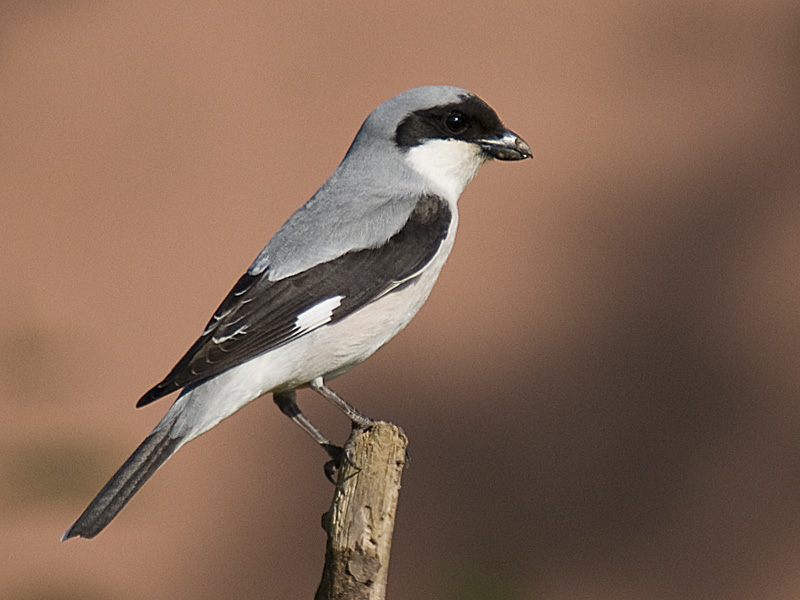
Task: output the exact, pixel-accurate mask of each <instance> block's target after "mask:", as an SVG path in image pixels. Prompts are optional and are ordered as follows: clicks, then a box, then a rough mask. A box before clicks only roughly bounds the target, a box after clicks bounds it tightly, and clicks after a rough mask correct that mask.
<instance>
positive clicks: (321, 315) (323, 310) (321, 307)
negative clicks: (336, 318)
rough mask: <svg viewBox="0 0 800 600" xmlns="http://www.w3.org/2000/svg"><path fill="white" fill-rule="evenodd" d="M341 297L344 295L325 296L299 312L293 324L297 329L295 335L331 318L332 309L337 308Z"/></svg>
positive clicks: (314, 327)
mask: <svg viewBox="0 0 800 600" xmlns="http://www.w3.org/2000/svg"><path fill="white" fill-rule="evenodd" d="M343 299H344V296H333V297H331V298H326V299H325V300H323V301H322V302H319V303H317V304H315V305H314V306H312V307H311V308H307V309H306V310H304V311H303V312H301V313H300V314H299V315H297V317H295V320H294V326H295V328H296V330H297V331H296V333H295V335H302V334H304V333H305V332H307V331H311V330H312V329H316V328H317V327H321V326H322V325H325V323H327V322H328V321H330V320H331V316H332V315H333V311H334V310H336V309H337V308H339V306H340V305H341V304H342V300H343Z"/></svg>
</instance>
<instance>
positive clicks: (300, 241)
mask: <svg viewBox="0 0 800 600" xmlns="http://www.w3.org/2000/svg"><path fill="white" fill-rule="evenodd" d="M530 157H531V149H530V147H529V146H528V144H526V143H525V141H523V140H522V139H521V138H520V137H519V136H518V135H517V134H515V133H513V132H511V131H509V130H508V129H506V128H505V127H504V126H503V124H502V122H501V121H500V119H499V118H498V116H497V114H496V113H495V111H494V110H492V108H490V107H489V105H487V104H486V103H485V102H484V101H483V100H481V99H480V98H478V97H477V96H475V95H474V94H472V93H470V92H468V91H466V90H463V89H460V88H456V87H450V86H427V87H420V88H415V89H411V90H408V91H405V92H403V93H401V94H399V95H397V96H395V97H394V98H391V99H390V100H387V101H386V102H384V103H383V104H381V105H380V106H379V107H378V108H376V109H375V110H374V111H373V112H372V113H371V114H370V115H369V116H368V117H367V119H366V120H365V121H364V123H363V125H362V126H361V129H360V130H359V131H358V134H357V135H356V137H355V139H354V140H353V143H352V145H351V146H350V149H349V150H348V151H347V154H346V155H345V157H344V159H343V160H342V162H341V164H340V165H339V166H338V168H337V169H336V170H335V171H334V173H333V175H331V177H330V178H329V179H328V180H327V181H326V182H325V184H324V185H323V186H322V187H321V188H320V189H319V191H317V193H316V194H314V196H312V198H311V199H310V200H309V201H308V202H306V204H305V205H303V206H302V207H301V208H300V209H298V210H297V211H296V212H295V213H294V214H293V215H292V216H291V217H290V218H289V219H288V220H287V221H286V223H285V224H284V225H283V226H282V227H281V228H280V229H279V230H278V232H277V233H276V234H275V236H274V237H273V238H272V239H271V240H270V241H269V243H267V245H266V247H265V248H264V249H263V250H262V251H261V253H260V254H259V255H258V257H257V258H256V259H255V261H254V262H253V264H252V265H250V268H249V269H248V270H247V272H246V273H245V274H244V275H243V276H242V277H241V278H240V279H239V281H238V282H237V283H236V285H235V286H234V287H233V289H232V290H231V292H230V293H229V294H228V296H227V297H226V298H225V299H224V300H223V302H222V304H221V305H220V307H219V308H218V309H217V311H216V313H214V316H213V317H212V318H211V320H210V321H209V323H208V325H207V326H206V328H205V330H204V331H203V333H202V335H201V336H200V338H199V339H198V340H197V341H196V342H195V343H194V344H193V345H192V347H191V348H189V350H188V351H187V352H186V354H185V355H184V356H183V358H181V360H180V361H179V362H178V364H177V365H176V366H175V367H174V368H173V369H172V371H170V373H169V374H168V375H167V376H166V377H165V378H164V380H163V381H162V382H161V383H159V384H158V385H156V386H155V387H153V388H152V389H151V390H150V391H148V392H147V393H146V394H145V395H144V396H142V398H141V399H140V400H139V402H138V403H137V406H144V405H146V404H149V403H151V402H153V401H154V400H157V399H158V398H161V397H162V396H166V395H168V394H170V393H172V392H175V391H178V390H182V391H181V393H180V395H179V396H178V397H177V399H176V400H175V402H174V403H173V404H172V406H171V407H170V408H169V410H168V411H167V413H166V414H165V415H164V418H162V419H161V421H160V422H159V423H158V424H157V425H156V426H155V428H154V429H153V431H152V432H151V433H150V435H148V436H147V438H146V439H145V440H144V442H142V444H141V445H140V446H139V447H138V448H137V449H136V451H135V452H134V453H133V455H132V456H131V457H130V458H129V459H128V460H127V461H126V462H125V464H123V465H122V467H121V468H120V469H119V470H118V471H117V473H116V474H115V475H114V476H113V477H112V478H111V480H110V481H109V482H108V483H107V484H106V486H105V487H104V488H103V489H102V490H101V491H100V493H99V494H98V495H97V497H96V498H95V499H94V500H92V502H91V504H89V506H88V507H87V508H86V510H85V511H84V512H83V514H81V516H80V517H79V518H78V520H77V521H76V522H75V523H74V524H73V525H72V527H70V528H69V530H67V532H66V533H65V534H64V536H63V538H62V539H64V540H66V539H69V538H72V537H78V536H79V537H84V538H91V537H94V536H96V535H97V534H98V533H99V532H100V531H101V530H102V529H103V528H104V527H106V525H108V524H109V522H111V520H112V519H113V518H114V517H115V516H116V515H117V513H119V511H120V510H121V509H122V508H123V507H124V506H125V504H126V503H127V502H128V501H129V500H130V499H131V497H132V496H133V495H134V494H135V493H136V492H137V491H138V490H139V489H140V488H141V486H142V485H143V484H144V483H145V482H146V481H147V479H148V478H149V477H150V476H151V475H152V474H153V473H154V472H155V471H156V470H157V469H158V468H159V467H160V466H161V465H163V464H164V462H165V461H166V460H167V459H168V458H169V457H170V456H172V454H174V453H175V452H176V451H177V450H178V449H179V448H180V447H181V446H183V445H184V444H185V443H186V442H188V441H189V440H191V439H193V438H196V437H197V436H199V435H200V434H201V433H203V432H205V431H208V430H209V429H211V428H212V427H214V426H215V425H216V424H217V423H219V422H220V421H222V420H223V419H224V418H226V417H228V416H230V415H232V414H233V413H234V412H236V411H237V410H239V409H240V408H242V407H243V406H244V405H245V404H247V403H248V402H250V401H252V400H254V399H256V398H258V397H259V396H262V395H264V394H268V393H272V394H273V399H274V400H275V402H276V403H277V405H278V406H279V407H280V409H281V410H282V411H283V412H284V413H285V414H286V415H288V416H289V417H291V418H292V419H293V420H294V421H295V422H296V423H298V424H299V425H300V426H301V427H302V428H303V429H304V430H305V431H306V432H307V433H309V434H310V435H311V436H312V437H313V438H314V439H315V440H316V441H317V442H319V443H320V444H321V445H322V446H323V447H324V448H325V449H326V450H327V451H328V453H329V454H330V455H331V456H337V451H338V449H337V447H336V446H334V445H333V444H331V443H330V442H329V441H328V439H327V438H325V436H323V435H322V433H321V432H320V431H319V430H318V429H316V428H315V427H314V426H313V425H312V424H311V423H310V422H309V421H308V420H307V419H306V418H305V416H304V415H303V414H302V412H300V409H299V408H298V407H297V404H296V401H295V398H296V390H297V389H299V388H305V387H310V388H311V389H313V390H314V391H316V392H319V393H320V394H321V395H322V396H324V397H325V398H327V399H328V400H330V401H331V402H333V403H334V404H335V405H336V406H338V407H339V408H340V409H341V410H343V411H344V413H345V414H347V416H348V417H350V419H351V420H352V421H353V423H354V426H358V427H368V426H369V425H370V424H371V423H372V421H371V420H370V419H368V418H367V417H365V416H364V415H362V414H361V413H359V412H358V411H357V410H356V409H354V408H353V407H352V406H350V405H349V404H348V403H346V402H345V401H344V400H343V399H341V398H340V397H339V396H337V395H336V394H335V393H334V392H333V391H332V390H331V389H330V388H329V387H328V386H327V383H328V382H329V381H330V380H331V379H333V378H335V377H337V376H339V375H341V374H342V373H345V372H346V371H348V370H350V369H352V368H353V367H354V366H355V365H357V364H359V363H360V362H361V361H363V360H364V359H366V358H367V357H369V356H370V355H371V354H372V353H373V352H375V351H376V350H377V349H378V348H380V347H381V346H383V345H384V344H385V343H386V342H388V341H389V340H390V339H391V338H392V337H394V335H395V334H397V333H398V332H399V331H400V330H401V329H403V327H405V326H406V325H407V324H408V322H409V321H410V320H411V318H412V317H413V316H414V315H415V314H416V312H417V311H418V310H419V309H420V307H421V306H422V304H423V303H424V302H425V300H426V299H427V298H428V295H429V294H430V292H431V288H432V287H433V284H434V283H435V281H436V278H437V277H438V276H439V272H440V271H441V269H442V265H443V264H444V262H445V260H446V259H447V256H448V255H449V254H450V249H451V248H452V246H453V240H454V238H455V234H456V224H457V222H458V211H457V209H456V201H457V200H458V197H459V195H460V194H461V192H462V191H463V189H464V187H465V186H466V185H467V183H469V181H470V180H471V179H472V178H473V176H474V175H475V173H476V172H477V170H478V168H479V167H480V166H481V165H482V164H483V163H484V162H486V161H487V160H488V159H491V158H497V159H500V160H520V159H524V158H530Z"/></svg>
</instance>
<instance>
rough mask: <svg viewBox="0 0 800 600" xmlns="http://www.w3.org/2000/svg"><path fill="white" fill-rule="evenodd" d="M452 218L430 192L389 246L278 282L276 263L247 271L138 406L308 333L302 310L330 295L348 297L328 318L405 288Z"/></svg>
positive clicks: (345, 256) (332, 319)
mask: <svg viewBox="0 0 800 600" xmlns="http://www.w3.org/2000/svg"><path fill="white" fill-rule="evenodd" d="M451 219H452V214H451V212H450V208H449V206H448V204H447V202H445V201H444V200H442V199H441V198H439V197H438V196H430V195H427V196H422V197H421V198H420V200H419V202H417V205H416V207H415V208H414V210H413V211H412V212H411V214H410V215H409V217H408V220H407V221H406V223H405V225H403V227H402V228H401V229H400V231H398V232H397V233H396V234H394V235H393V236H392V237H391V238H389V239H388V240H387V241H386V242H385V243H384V244H382V245H381V246H378V247H376V248H365V249H362V250H355V251H352V252H348V253H346V254H343V255H341V256H339V257H337V258H335V259H333V260H330V261H328V262H324V263H320V264H318V265H316V266H315V267H312V268H311V269H308V270H307V271H303V272H302V273H298V274H296V275H292V276H290V277H286V278H284V279H279V280H278V281H270V280H269V278H268V273H269V269H267V270H266V271H265V272H264V273H261V274H258V275H250V274H245V275H243V276H242V277H241V278H240V279H239V281H238V282H237V283H236V285H235V286H234V288H233V289H232V290H231V292H230V293H229V294H228V296H227V297H226V298H225V300H224V301H223V302H222V304H221V305H220V307H219V308H218V309H217V312H216V313H215V314H214V316H213V317H212V318H211V321H209V323H208V325H207V326H206V330H205V331H204V332H203V335H202V336H201V337H200V338H199V339H198V340H197V341H196V342H195V343H194V344H193V345H192V347H191V348H189V350H188V352H186V354H185V355H184V357H183V358H182V359H181V360H180V361H179V362H178V364H177V365H175V367H174V368H173V369H172V371H171V372H170V373H169V375H167V376H166V377H165V378H164V380H163V381H162V382H161V383H159V384H158V385H156V386H155V387H153V388H152V389H151V390H150V391H148V392H147V393H146V394H145V395H144V396H142V398H141V399H140V400H139V402H137V404H136V406H144V405H145V404H149V403H150V402H153V401H154V400H157V399H158V398H161V397H162V396H166V395H167V394H170V393H172V392H174V391H176V390H179V389H181V388H183V387H185V386H187V385H194V384H197V383H201V382H203V381H205V380H207V379H210V378H211V377H214V376H215V375H219V374H220V373H222V372H223V371H226V370H227V369H230V368H231V367H234V366H236V365H239V364H241V363H243V362H245V361H246V360H249V359H251V358H254V357H256V356H258V355H259V354H263V353H264V352H267V351H269V350H272V349H273V348H276V347H277V346H280V345H282V344H285V343H287V342H289V341H291V340H293V339H296V338H297V337H299V336H301V335H304V334H305V333H308V332H309V331H311V330H313V329H307V328H302V327H300V325H298V322H297V316H298V315H299V314H301V313H303V312H304V311H306V310H308V309H309V308H311V307H313V306H315V305H317V304H319V303H320V302H322V301H323V300H326V299H328V298H334V297H337V296H339V297H341V302H340V303H339V305H338V306H337V307H336V308H335V309H334V310H333V311H332V313H331V317H330V319H329V320H328V321H327V322H326V323H323V325H324V324H327V323H332V322H335V321H337V320H339V319H342V318H344V317H346V316H347V315H349V314H350V313H352V312H353V311H355V310H357V309H358V308H360V307H362V306H364V305H365V304H368V303H369V302H371V301H373V300H375V299H376V298H379V297H380V296H382V295H384V294H386V293H391V292H392V291H394V290H396V289H399V288H400V287H402V286H403V285H405V284H406V283H408V282H409V281H411V280H413V279H414V278H415V277H416V276H417V275H419V274H420V273H421V272H422V270H423V269H424V268H425V266H426V265H427V264H428V263H429V262H430V260H431V259H432V258H433V256H434V254H436V252H437V250H438V249H439V247H440V246H441V244H442V242H443V241H444V239H445V237H446V236H447V232H448V230H449V228H450V222H451Z"/></svg>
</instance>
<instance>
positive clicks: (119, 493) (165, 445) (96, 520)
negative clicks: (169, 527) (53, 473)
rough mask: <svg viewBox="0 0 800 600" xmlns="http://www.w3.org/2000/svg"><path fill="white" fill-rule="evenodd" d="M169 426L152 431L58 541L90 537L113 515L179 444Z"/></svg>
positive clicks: (179, 439) (98, 531) (179, 441)
mask: <svg viewBox="0 0 800 600" xmlns="http://www.w3.org/2000/svg"><path fill="white" fill-rule="evenodd" d="M169 430H170V427H164V428H159V429H158V430H156V431H153V432H152V433H151V434H150V435H149V436H147V438H145V440H144V441H143V442H142V443H141V445H140V446H139V447H138V448H137V449H136V451H135V452H134V453H133V454H132V455H131V457H130V458H129V459H128V460H126V461H125V464H124V465H122V466H121V467H120V468H119V471H117V472H116V473H115V474H114V476H113V477H112V478H111V481H109V482H108V483H107V484H106V485H105V487H104V488H103V489H102V490H100V493H99V494H97V496H96V497H95V499H94V500H92V502H91V504H89V506H88V507H86V510H84V511H83V514H82V515H81V516H80V517H78V520H77V521H75V523H74V524H73V525H72V527H70V528H69V529H68V530H67V532H66V533H65V534H64V536H63V537H62V538H61V541H62V542H63V541H65V540H68V539H69V538H73V537H83V538H93V537H94V536H96V535H97V534H98V533H100V532H101V531H102V530H103V528H104V527H105V526H106V525H108V524H109V523H110V522H111V520H112V519H113V518H114V517H116V516H117V513H118V512H119V511H121V510H122V508H123V507H124V506H125V505H126V504H127V503H128V501H129V500H130V499H131V498H132V497H133V495H134V494H135V493H136V492H138V491H139V488H140V487H142V486H143V485H144V484H145V482H146V481H147V480H148V479H150V476H151V475H152V474H153V473H155V472H156V470H157V469H158V468H159V467H160V466H161V465H163V464H164V463H165V462H166V460H167V459H168V458H169V457H170V456H172V455H173V454H174V453H175V451H176V450H177V449H178V448H179V447H180V445H181V442H182V441H183V438H182V437H181V438H175V437H172V436H170V434H169Z"/></svg>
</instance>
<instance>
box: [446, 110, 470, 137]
mask: <svg viewBox="0 0 800 600" xmlns="http://www.w3.org/2000/svg"><path fill="white" fill-rule="evenodd" d="M444 126H445V127H446V128H447V130H448V131H449V132H450V133H455V134H459V133H463V132H464V130H465V129H466V128H467V127H468V126H469V122H468V121H467V119H466V118H465V117H464V116H463V115H459V114H458V113H450V114H449V115H447V116H446V117H445V118H444Z"/></svg>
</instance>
